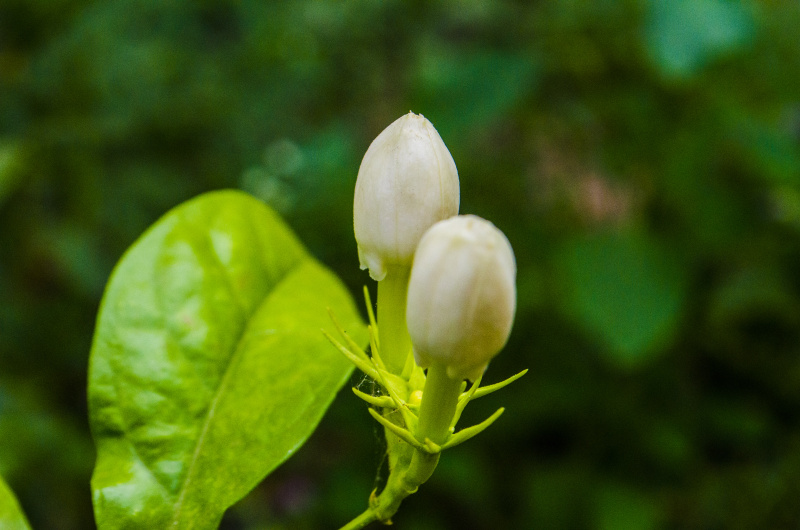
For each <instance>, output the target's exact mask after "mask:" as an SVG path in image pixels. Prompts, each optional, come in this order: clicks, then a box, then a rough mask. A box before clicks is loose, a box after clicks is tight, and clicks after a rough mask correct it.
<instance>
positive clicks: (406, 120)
mask: <svg viewBox="0 0 800 530" xmlns="http://www.w3.org/2000/svg"><path fill="white" fill-rule="evenodd" d="M458 202H459V188H458V171H457V170H456V164H455V162H453V157H452V156H450V152H449V151H448V150H447V147H445V145H444V142H443V141H442V138H441V137H440V136H439V133H438V132H436V129H434V127H433V125H432V124H431V122H429V121H428V120H427V119H425V118H424V117H423V116H421V115H416V114H414V113H412V112H409V113H408V114H406V115H405V116H403V117H402V118H399V119H397V120H395V121H394V122H393V123H392V124H391V125H389V126H388V127H387V128H386V129H384V130H383V132H381V133H380V134H379V135H378V136H377V138H375V140H374V141H373V142H372V144H371V145H370V146H369V149H367V153H366V154H365V155H364V159H363V160H362V161H361V167H360V168H359V170H358V179H357V181H356V192H355V201H354V203H353V224H354V228H355V234H356V242H357V243H358V257H359V261H360V262H361V268H362V269H366V268H369V273H370V276H372V278H373V279H375V280H378V281H380V280H382V279H383V278H384V277H385V276H386V269H387V267H389V266H392V265H401V266H402V265H405V266H410V265H411V260H412V259H413V257H414V250H415V249H416V248H417V244H418V243H419V240H420V238H421V237H422V235H423V234H424V233H425V231H426V230H428V228H430V227H431V225H433V224H434V223H435V222H437V221H440V220H442V219H447V218H449V217H452V216H454V215H457V214H458Z"/></svg>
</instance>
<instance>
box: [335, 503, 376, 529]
mask: <svg viewBox="0 0 800 530" xmlns="http://www.w3.org/2000/svg"><path fill="white" fill-rule="evenodd" d="M377 520H378V518H377V516H376V515H375V512H374V511H372V508H368V509H367V510H366V511H365V512H364V513H362V514H361V515H359V516H358V517H356V518H355V519H353V520H352V521H350V522H349V523H347V524H346V525H344V526H343V527H342V528H341V529H340V530H358V529H359V528H364V527H365V526H367V525H368V524H369V523H372V522H374V521H377Z"/></svg>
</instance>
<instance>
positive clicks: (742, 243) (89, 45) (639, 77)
mask: <svg viewBox="0 0 800 530" xmlns="http://www.w3.org/2000/svg"><path fill="white" fill-rule="evenodd" d="M798 27H800V7H799V6H798V4H797V3H796V2H787V1H767V0H760V1H756V0H750V1H742V2H738V1H726V0H617V1H611V0H599V1H595V2H581V1H577V0H551V1H546V2H545V1H534V2H526V1H522V0H520V1H518V2H513V1H504V0H500V1H496V0H446V1H445V0H443V1H439V2H422V1H411V2H401V1H399V0H394V1H382V2H379V1H377V0H351V1H347V2H324V1H320V0H296V1H292V2H277V1H275V2H265V1H260V0H258V1H257V0H237V1H233V0H229V1H224V0H218V1H211V0H206V1H198V2H186V1H179V0H171V1H159V0H135V1H122V0H107V1H104V2H89V1H86V0H5V1H4V2H3V3H2V4H0V227H2V228H0V300H1V301H2V303H0V475H2V476H4V477H5V478H6V479H7V481H8V482H9V484H10V485H11V486H12V487H13V489H14V491H15V492H16V493H17V495H18V497H19V499H20V503H21V504H22V506H23V507H24V509H25V510H26V512H27V514H28V516H29V519H30V521H31V523H32V525H33V526H34V527H35V528H53V529H73V528H74V529H78V528H90V527H92V525H93V521H92V519H91V506H90V496H89V488H88V478H89V474H90V471H91V467H92V465H93V448H92V446H91V443H90V439H89V433H88V426H87V420H86V395H85V384H86V364H87V358H88V351H89V346H90V340H91V335H92V332H93V327H94V316H95V313H96V311H97V306H98V303H99V299H100V296H101V294H102V289H103V286H104V284H105V281H106V279H107V278H108V275H109V273H110V271H111V267H112V266H113V264H114V263H115V262H116V260H117V259H118V258H119V257H120V255H121V254H122V252H123V251H124V249H125V248H127V246H128V245H130V244H131V243H132V242H133V240H134V239H135V238H136V237H137V236H138V235H139V234H140V233H141V231H142V230H143V229H144V228H145V227H147V226H148V225H149V224H150V223H152V222H153V221H155V219H157V218H158V217H159V216H160V215H161V214H163V213H164V212H165V211H167V210H168V209H169V208H170V207H172V206H174V205H176V204H178V203H179V202H181V201H183V200H185V199H188V198H190V197H192V196H194V195H196V194H198V193H200V192H203V191H206V190H211V189H220V188H239V189H243V190H246V191H248V192H250V193H252V194H254V195H255V196H257V197H259V198H261V199H263V200H264V201H266V202H267V203H269V204H270V205H272V206H273V207H274V208H276V209H277V210H278V211H280V212H281V213H282V214H283V215H284V217H285V218H286V219H287V221H288V222H289V224H290V225H291V226H292V227H293V228H294V229H295V230H296V231H297V233H298V234H299V236H300V237H301V239H302V240H303V241H304V242H305V243H306V244H307V245H308V247H309V249H310V250H311V251H312V253H314V254H315V255H316V256H317V257H318V258H319V259H321V260H322V261H323V262H325V263H326V264H328V265H329V266H331V267H332V268H334V269H335V270H336V271H337V272H338V273H339V274H340V275H341V276H342V277H343V279H344V280H345V282H346V283H347V284H348V285H349V286H350V288H351V290H352V291H353V292H354V293H358V292H359V289H360V286H361V285H362V284H363V283H368V282H369V280H368V277H367V275H366V274H364V273H361V272H360V271H358V270H357V267H356V265H357V258H356V251H355V242H354V241H353V237H352V228H351V226H352V225H351V223H352V221H351V207H352V205H351V201H352V191H353V186H354V183H355V176H356V172H357V169H358V164H359V161H360V158H361V156H362V155H363V153H364V152H365V151H366V148H367V146H368V145H369V142H370V141H371V140H372V139H373V138H374V137H375V135H377V133H378V132H380V130H381V129H382V128H383V127H385V126H386V125H387V124H389V123H390V122H391V121H393V120H394V119H396V118H397V117H398V116H400V115H401V114H403V113H405V112H407V111H408V110H409V109H412V110H414V111H415V112H420V113H423V114H424V115H425V116H426V117H428V118H429V119H430V120H431V121H432V122H433V123H434V125H435V126H436V127H437V128H438V130H439V132H440V133H441V135H442V137H443V139H444V141H445V142H446V143H447V145H448V147H449V148H450V150H451V152H452V154H453V157H454V159H455V161H456V164H457V166H458V168H459V174H460V177H461V188H462V209H461V210H462V212H464V213H474V214H478V215H481V216H483V217H486V218H489V219H491V220H492V221H493V222H494V223H495V224H496V225H497V226H498V227H500V228H501V229H502V230H503V231H504V232H505V233H506V234H507V235H508V237H509V239H510V241H511V243H512V245H513V246H514V249H515V251H516V254H517V260H518V266H519V278H518V280H519V283H518V286H519V309H518V317H517V320H516V324H515V329H514V331H513V333H512V338H511V341H510V343H509V346H508V347H507V349H506V351H505V352H504V353H503V354H502V355H501V356H499V357H498V358H497V360H496V361H494V362H493V363H492V365H491V366H490V368H489V371H488V373H487V376H486V377H487V381H488V382H492V381H496V380H500V379H502V378H504V377H506V376H508V375H511V374H512V373H514V372H516V371H517V370H518V369H520V368H523V367H529V368H531V372H530V373H529V375H527V376H526V377H525V379H523V380H521V381H520V382H518V383H516V384H515V385H512V386H511V387H509V389H507V390H505V391H504V392H503V394H498V395H496V396H494V397H491V398H486V400H485V402H484V401H483V400H482V401H480V402H477V403H476V405H475V407H474V409H473V410H472V411H468V413H467V416H468V417H467V418H465V424H466V423H468V422H469V421H470V420H471V419H482V418H483V417H485V416H486V415H487V414H488V413H490V412H491V411H492V410H494V409H495V408H496V407H497V406H499V405H500V404H502V405H505V406H506V407H507V409H508V411H507V413H506V415H505V416H504V417H503V418H502V420H501V421H500V422H499V423H497V424H496V425H495V426H494V427H492V429H490V430H489V431H487V432H486V433H484V434H482V435H481V436H480V437H479V438H476V439H475V440H474V441H473V442H471V443H469V444H466V445H464V446H461V447H459V448H458V449H455V450H453V451H451V452H449V453H448V454H446V455H445V458H443V460H442V464H441V469H440V470H439V471H438V472H437V474H436V475H435V476H434V478H433V479H432V481H431V482H430V483H429V484H427V485H426V486H424V491H421V492H420V494H418V495H416V496H414V497H412V498H410V499H409V500H408V501H407V503H406V505H405V506H404V508H403V509H402V511H401V512H400V513H399V514H398V516H397V518H396V524H397V525H398V527H400V528H420V529H437V528H459V529H482V528H597V529H612V528H613V529H620V528H622V529H632V530H638V529H657V528H789V527H796V524H797V522H798V521H800V504H799V503H798V502H797V498H798V496H800V41H798V37H797V28H798ZM353 383H354V384H360V383H363V382H362V381H360V380H359V379H354V380H353ZM364 384H366V383H364ZM484 407H485V408H484ZM470 414H474V417H472V416H471V415H470ZM370 422H371V419H370V418H369V417H368V415H367V414H366V411H365V410H363V407H362V406H361V405H360V404H359V402H358V400H357V399H356V398H354V397H353V396H350V395H348V394H347V393H343V394H342V395H341V396H340V397H339V399H337V402H336V403H335V405H334V407H333V408H332V409H331V411H330V415H329V417H328V418H327V419H326V420H324V421H323V424H322V427H321V428H320V431H319V432H318V433H317V434H316V435H315V436H314V437H312V439H311V440H310V441H309V442H308V444H307V445H306V446H305V448H304V449H302V450H301V451H300V452H299V453H298V454H297V455H296V456H295V457H293V459H292V460H290V461H289V462H288V463H287V464H286V465H285V466H283V467H281V468H280V469H279V470H278V471H277V472H276V474H275V475H273V476H272V477H270V478H269V479H268V480H267V481H266V482H265V483H264V484H263V485H262V486H260V487H259V488H257V489H256V490H255V491H254V492H253V494H251V495H250V496H249V497H248V498H246V499H245V500H244V501H242V502H241V503H240V504H239V505H237V506H236V507H235V508H234V509H233V510H232V511H231V513H229V514H228V516H227V517H226V519H225V520H224V522H223V525H225V526H226V527H227V528H254V529H255V528H327V527H334V526H335V525H336V524H342V523H343V522H345V521H346V520H348V519H349V518H350V517H352V516H354V515H355V514H356V513H359V512H360V511H361V510H362V509H363V507H364V503H365V502H366V496H367V494H368V492H369V490H370V489H371V488H372V486H373V482H374V479H375V468H376V466H377V465H378V463H379V460H380V459H379V454H378V453H379V449H376V446H377V444H378V440H377V439H376V437H375V436H374V435H373V432H375V431H373V426H372V424H371V423H370Z"/></svg>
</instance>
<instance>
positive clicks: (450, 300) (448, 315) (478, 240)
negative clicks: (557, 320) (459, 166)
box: [406, 215, 517, 380]
mask: <svg viewBox="0 0 800 530" xmlns="http://www.w3.org/2000/svg"><path fill="white" fill-rule="evenodd" d="M516 274H517V266H516V262H515V260H514V252H513V250H512V249H511V244H510V243H509V242H508V239H506V236H505V235H503V233H502V232H501V231H500V230H498V229H497V228H496V227H495V226H494V225H493V224H492V223H490V222H489V221H486V220H484V219H481V218H480V217H477V216H474V215H463V216H458V217H453V218H451V219H447V220H444V221H441V222H439V223H437V224H435V225H434V226H433V227H432V228H431V229H430V230H428V231H427V232H426V233H425V235H424V236H423V237H422V240H421V241H420V243H419V246H418V247H417V252H416V255H415V257H414V264H413V266H412V268H411V279H410V281H409V284H408V305H407V306H406V321H407V323H408V332H409V334H410V335H411V343H412V345H413V348H414V358H415V359H416V361H417V364H418V365H420V366H421V367H423V368H425V367H428V366H430V365H431V364H432V363H439V364H443V365H445V366H446V367H447V375H448V376H449V377H451V378H453V379H464V378H467V379H472V380H475V379H476V378H477V377H479V376H480V375H481V374H482V373H483V371H484V370H485V369H486V365H487V364H488V363H489V361H490V360H491V359H492V357H494V356H495V355H497V353H498V352H499V351H500V349H502V347H503V346H504V345H505V343H506V341H507V340H508V335H509V333H510V332H511V324H512V322H513V320H514V311H515V308H516V299H517V295H516V285H515V282H516Z"/></svg>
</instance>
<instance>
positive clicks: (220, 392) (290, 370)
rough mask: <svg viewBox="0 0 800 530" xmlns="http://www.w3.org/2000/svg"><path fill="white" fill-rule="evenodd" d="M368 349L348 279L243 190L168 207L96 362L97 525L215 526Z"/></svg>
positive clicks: (96, 348)
mask: <svg viewBox="0 0 800 530" xmlns="http://www.w3.org/2000/svg"><path fill="white" fill-rule="evenodd" d="M328 307H330V308H331V309H332V311H333V312H334V313H335V314H336V316H337V318H338V320H339V322H340V323H341V324H342V326H343V327H344V328H345V329H346V330H348V331H349V332H350V333H351V334H352V335H353V336H354V338H355V339H356V340H357V341H358V342H359V343H360V344H365V343H366V339H367V334H366V330H365V328H364V325H363V323H362V322H361V320H360V318H359V317H358V314H357V312H356V309H355V306H354V304H353V302H352V299H351V298H350V296H349V294H348V293H347V291H346V290H345V288H344V287H343V286H342V285H341V283H340V282H339V280H338V279H337V278H336V277H335V276H334V275H333V274H332V273H330V272H329V271H328V270H326V269H325V268H324V267H323V266H322V265H320V264H319V263H318V262H317V261H316V260H314V259H313V258H312V257H311V256H309V255H308V253H307V252H306V251H305V250H304V248H303V247H302V245H301V244H300V243H299V242H298V240H297V239H296V237H295V236H294V235H293V234H292V232H291V231H290V230H289V229H288V228H287V227H286V226H285V225H284V224H283V222H282V221H281V220H280V218H279V217H278V216H277V215H276V214H275V213H274V212H272V211H271V210H269V209H268V208H267V207H266V206H265V205H264V204H263V203H261V202H259V201H257V200H256V199H254V198H252V197H250V196H248V195H246V194H243V193H240V192H232V191H225V192H215V193H209V194H206V195H203V196H200V197H198V198H196V199H194V200H191V201H189V202H187V203H185V204H183V205H181V206H178V207H177V208H175V209H174V210H172V211H170V212H169V213H167V214H166V215H165V216H164V217H163V218H162V219H161V220H159V221H158V222H157V223H156V224H155V225H154V226H152V227H151V228H150V229H149V230H148V231H147V232H146V233H145V234H144V235H143V236H142V237H141V238H140V239H139V240H138V241H137V242H136V243H134V245H133V246H132V247H131V248H130V249H129V250H128V252H127V253H126V254H125V255H124V257H123V258H122V260H121V261H120V263H119V264H118V265H117V268H116V270H115V271H114V273H113V274H112V276H111V279H110V280H109V283H108V286H107V287H106V292H105V295H104V298H103V302H102V304H101V308H100V313H99V316H98V321H97V329H96V332H95V337H94V343H93V347H92V354H91V360H90V367H89V409H90V421H91V426H92V432H93V436H94V439H95V443H96V445H97V452H98V457H97V464H96V467H95V471H94V475H93V477H92V490H93V500H94V506H95V516H96V519H97V524H98V527H99V528H101V529H105V528H148V529H150V528H215V527H216V526H217V525H218V524H219V521H220V519H221V517H222V515H223V513H224V511H225V510H226V509H227V508H228V507H230V506H231V505H232V504H234V503H235V502H236V501H238V500H239V499H240V498H242V497H243V496H244V495H245V494H246V493H247V492H248V491H250V490H251V489H252V488H253V487H254V486H256V485H257V484H258V483H259V482H260V481H261V480H262V479H263V478H264V477H265V476H266V475H267V474H268V473H270V471H272V470H273V469H274V468H275V467H276V466H278V465H279V464H280V463H281V462H283V461H284V460H286V459H287V458H288V457H289V456H291V455H292V453H294V452H295V451H296V450H297V449H298V448H299V447H300V445H301V444H302V443H303V442H304V441H305V440H306V438H307V437H308V436H309V435H310V434H311V433H312V432H313V431H314V429H315V427H316V426H317V424H318V422H319V420H320V419H321V417H322V415H323V414H324V412H325V410H326V409H327V407H328V405H329V404H330V402H331V401H332V400H333V398H334V396H335V394H336V392H337V391H338V390H339V389H340V387H341V386H342V385H343V384H344V383H345V381H346V380H347V378H348V376H349V374H350V372H351V370H352V365H351V364H350V362H349V361H347V360H346V359H345V358H344V356H342V355H341V354H340V353H339V352H338V351H336V349H335V348H333V347H332V346H331V345H330V343H328V341H327V340H326V339H325V337H324V336H323V334H322V331H321V329H323V328H324V329H326V330H327V331H329V332H333V331H334V329H333V327H332V325H331V322H330V319H329V316H328V314H327V311H326V308H328Z"/></svg>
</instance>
